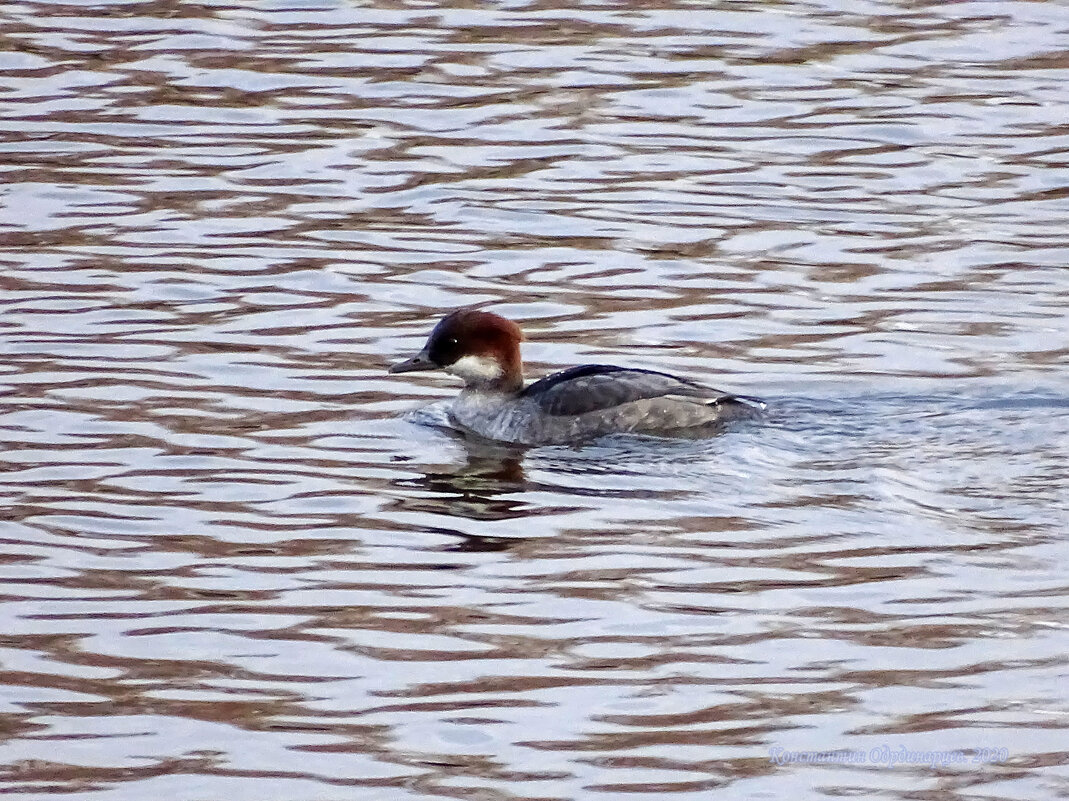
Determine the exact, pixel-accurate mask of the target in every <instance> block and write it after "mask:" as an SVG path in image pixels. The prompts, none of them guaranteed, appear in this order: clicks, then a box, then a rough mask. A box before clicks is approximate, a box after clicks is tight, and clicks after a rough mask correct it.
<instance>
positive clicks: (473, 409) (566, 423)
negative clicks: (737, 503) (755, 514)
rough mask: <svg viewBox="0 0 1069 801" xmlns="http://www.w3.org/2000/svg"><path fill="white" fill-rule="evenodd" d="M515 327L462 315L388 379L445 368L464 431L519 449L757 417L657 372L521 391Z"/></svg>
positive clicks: (567, 380)
mask: <svg viewBox="0 0 1069 801" xmlns="http://www.w3.org/2000/svg"><path fill="white" fill-rule="evenodd" d="M522 337H523V335H522V333H520V330H519V328H518V327H517V326H516V325H515V323H512V322H510V321H509V320H506V319H505V318H503V317H500V316H498V315H496V314H492V313H490V312H484V311H477V310H473V309H460V310H458V311H456V312H453V313H452V314H450V315H448V316H447V317H445V318H444V319H443V320H442V321H441V322H440V323H439V324H438V325H437V326H436V327H435V329H434V331H432V332H431V335H430V338H429V339H428V340H427V344H426V345H425V346H424V348H423V350H421V351H420V353H419V354H417V355H416V356H415V357H413V358H412V359H409V360H408V361H405V362H401V363H399V364H396V365H394V366H393V367H391V368H390V372H395V373H399V372H408V371H410V370H432V369H442V370H445V371H446V372H449V373H452V374H453V375H456V376H458V377H460V378H462V379H463V380H464V384H465V386H464V390H463V391H462V392H461V393H460V395H459V396H458V397H457V398H456V400H454V401H453V403H452V404H451V406H450V407H449V409H448V415H449V418H450V420H451V421H452V422H453V423H454V424H455V425H456V426H457V427H458V428H461V429H463V430H466V431H469V432H472V433H474V434H477V435H479V436H481V437H485V438H487V439H493V440H499V441H502V442H509V443H515V444H520V445H542V444H562V443H574V442H579V441H582V440H587V439H591V438H593V437H598V436H603V435H607V434H619V433H644V434H658V435H665V436H670V435H672V434H678V433H694V432H696V431H700V430H701V429H702V428H705V427H713V426H716V425H717V424H719V423H723V422H726V421H728V420H732V419H737V418H739V417H747V416H752V415H753V414H754V412H755V411H756V410H757V409H759V408H760V406H761V404H760V402H759V401H753V400H752V399H748V398H740V397H738V396H735V395H730V394H727V393H724V392H720V391H718V390H715V389H711V388H709V387H705V386H702V385H701V384H698V383H696V382H694V381H689V380H687V379H685V378H677V377H676V376H673V375H669V374H668V373H661V372H657V371H655V370H636V369H629V368H624V367H614V366H611V365H601V364H591V365H583V366H581V367H572V368H570V369H568V370H563V371H561V372H559V373H554V374H553V375H550V376H547V377H545V378H543V379H540V380H538V381H535V382H534V383H532V384H530V385H529V386H527V387H524V385H523V373H522V366H521V365H522V363H521V361H520V355H519V342H520V340H521V339H522Z"/></svg>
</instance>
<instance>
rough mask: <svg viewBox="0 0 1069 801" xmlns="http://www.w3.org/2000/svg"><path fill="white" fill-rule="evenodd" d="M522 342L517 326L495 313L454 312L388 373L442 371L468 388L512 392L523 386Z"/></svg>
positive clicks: (470, 310)
mask: <svg viewBox="0 0 1069 801" xmlns="http://www.w3.org/2000/svg"><path fill="white" fill-rule="evenodd" d="M522 340H523V332H522V331H520V327H519V326H518V325H516V323H514V322H512V321H511V320H506V319H505V318H504V317H502V316H501V315H499V314H494V313H493V312H486V311H480V310H478V309H471V308H466V309H457V310H456V311H455V312H452V313H451V314H448V315H446V316H445V317H444V318H443V319H442V320H441V321H440V322H439V323H438V325H436V326H435V327H434V330H433V331H431V334H430V336H429V337H428V338H427V343H426V344H425V345H424V346H423V349H422V350H421V351H420V352H419V353H417V354H416V355H415V356H413V357H412V358H411V359H408V360H406V361H403V362H399V363H397V364H395V365H393V366H391V367H390V372H391V373H407V372H412V371H414V370H444V371H446V372H447V373H451V374H452V375H455V376H457V377H459V378H461V379H463V380H464V384H465V386H467V387H470V388H478V389H493V390H499V391H507V392H514V391H517V390H519V389H520V388H521V387H522V386H523V363H522V361H521V359H520V342H521V341H522Z"/></svg>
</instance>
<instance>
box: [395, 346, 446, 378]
mask: <svg viewBox="0 0 1069 801" xmlns="http://www.w3.org/2000/svg"><path fill="white" fill-rule="evenodd" d="M437 369H438V365H437V364H435V363H434V362H432V361H431V360H430V359H428V358H427V354H426V353H425V352H424V351H422V350H421V351H420V352H419V353H417V354H416V355H415V356H413V357H412V358H411V359H405V360H404V361H403V362H398V363H397V364H391V365H390V372H391V373H413V372H415V371H416V370H437Z"/></svg>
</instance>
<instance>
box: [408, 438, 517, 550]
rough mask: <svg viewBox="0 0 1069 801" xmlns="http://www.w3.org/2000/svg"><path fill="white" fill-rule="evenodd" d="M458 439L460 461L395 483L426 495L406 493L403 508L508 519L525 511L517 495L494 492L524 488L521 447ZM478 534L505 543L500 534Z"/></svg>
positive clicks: (484, 518) (482, 518)
mask: <svg viewBox="0 0 1069 801" xmlns="http://www.w3.org/2000/svg"><path fill="white" fill-rule="evenodd" d="M461 442H462V445H463V447H464V453H465V457H466V458H465V461H464V463H463V464H459V465H453V466H450V467H447V468H444V469H441V470H439V471H437V472H433V473H432V472H428V473H425V474H424V475H423V476H421V477H419V478H414V479H407V480H403V481H399V482H397V485H398V486H400V487H403V488H405V489H408V490H412V489H415V490H419V491H420V492H421V493H427V495H426V496H425V497H415V498H413V497H409V498H407V499H406V500H405V501H404V507H405V510H406V511H419V512H429V513H431V514H437V515H444V516H446V517H464V518H468V519H470V520H513V519H518V518H522V517H526V516H527V515H529V514H530V512H529V510H528V509H527V506H528V505H527V504H526V503H524V502H523V501H522V500H516V499H515V498H513V497H510V498H499V497H497V496H500V495H514V494H516V493H519V492H522V491H524V490H527V489H529V486H528V482H527V479H526V477H525V476H524V473H523V465H522V461H523V452H522V451H521V450H518V449H516V448H510V447H505V446H501V445H496V444H493V443H488V442H465V441H461ZM480 539H493V540H495V541H501V542H504V543H506V544H505V545H503V546H501V548H504V547H507V543H508V540H507V539H504V540H502V539H501V538H480ZM464 550H467V549H466V548H465V549H464ZM476 550H500V548H477V549H476Z"/></svg>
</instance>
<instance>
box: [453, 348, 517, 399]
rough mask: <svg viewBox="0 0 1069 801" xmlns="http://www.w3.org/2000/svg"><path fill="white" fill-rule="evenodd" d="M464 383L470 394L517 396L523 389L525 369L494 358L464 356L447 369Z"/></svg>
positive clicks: (513, 363) (515, 363)
mask: <svg viewBox="0 0 1069 801" xmlns="http://www.w3.org/2000/svg"><path fill="white" fill-rule="evenodd" d="M446 371H447V372H449V373H452V374H453V375H455V376H457V378H460V379H462V380H463V381H464V389H465V390H466V391H470V392H490V393H498V394H502V395H517V394H519V392H520V391H521V390H522V389H523V368H522V366H521V365H520V364H519V363H517V362H512V363H508V362H502V361H501V360H499V359H497V358H494V357H492V356H464V357H462V358H460V359H457V360H456V361H455V362H453V364H451V365H449V367H447V368H446Z"/></svg>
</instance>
